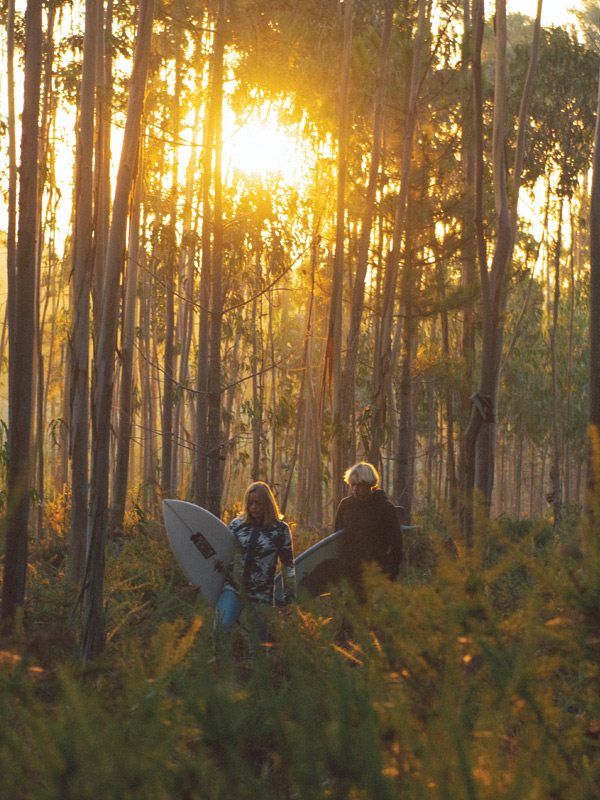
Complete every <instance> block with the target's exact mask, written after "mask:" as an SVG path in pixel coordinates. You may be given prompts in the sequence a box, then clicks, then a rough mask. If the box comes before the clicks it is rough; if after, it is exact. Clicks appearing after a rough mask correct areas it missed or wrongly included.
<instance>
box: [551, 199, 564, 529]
mask: <svg viewBox="0 0 600 800" xmlns="http://www.w3.org/2000/svg"><path fill="white" fill-rule="evenodd" d="M562 225H563V199H562V197H561V199H560V204H559V211H558V233H557V236H556V245H555V247H556V249H555V252H554V299H553V304H552V326H551V328H550V362H551V365H552V445H553V446H552V467H551V469H550V479H551V480H552V490H551V492H552V510H553V514H554V527H555V528H556V527H557V526H558V525H560V521H561V519H562V505H563V494H562V437H561V435H560V419H559V415H560V411H559V401H560V398H559V389H558V363H557V361H558V354H557V347H558V344H557V341H556V339H557V336H558V314H559V310H560V258H561V249H562Z"/></svg>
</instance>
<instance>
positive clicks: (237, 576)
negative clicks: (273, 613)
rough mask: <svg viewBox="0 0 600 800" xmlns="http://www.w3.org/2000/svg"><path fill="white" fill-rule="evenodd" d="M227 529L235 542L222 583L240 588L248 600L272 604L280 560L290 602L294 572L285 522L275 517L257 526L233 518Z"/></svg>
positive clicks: (293, 586) (286, 597) (293, 587)
mask: <svg viewBox="0 0 600 800" xmlns="http://www.w3.org/2000/svg"><path fill="white" fill-rule="evenodd" d="M229 529H230V530H231V532H232V533H233V535H234V536H235V540H236V543H235V545H234V549H233V560H232V563H231V566H230V568H229V570H228V574H227V577H226V580H225V585H226V586H228V587H229V588H232V589H234V590H235V591H237V592H239V591H241V592H242V593H243V594H244V595H245V596H246V597H248V598H249V599H250V600H259V601H260V602H263V603H269V604H271V605H272V604H273V596H274V582H275V571H276V569H277V561H278V560H279V561H280V562H281V565H282V568H283V570H282V571H283V581H284V587H285V593H284V597H285V600H286V602H288V603H290V602H293V601H294V600H295V597H296V571H295V567H294V550H293V545H292V534H291V532H290V529H289V527H288V526H287V524H286V523H285V522H283V521H282V520H277V521H276V522H274V523H273V524H272V525H270V526H266V527H259V526H257V525H253V524H252V523H251V522H246V521H245V520H244V519H243V518H242V517H236V518H235V519H234V520H232V521H231V522H230V523H229ZM253 533H255V536H254V537H253ZM253 540H254V544H253ZM251 549H252V550H253V553H251V552H250V550H251Z"/></svg>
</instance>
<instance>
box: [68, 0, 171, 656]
mask: <svg viewBox="0 0 600 800" xmlns="http://www.w3.org/2000/svg"><path fill="white" fill-rule="evenodd" d="M155 5H156V2H155V0H142V2H141V3H140V8H139V21H138V29H137V34H136V40H135V50H134V58H133V70H132V75H131V84H130V94H129V103H128V108H127V119H126V122H125V131H124V138H123V148H122V150H121V157H120V161H119V170H118V173H117V180H116V186H115V194H114V201H113V209H112V217H111V224H110V231H109V238H108V246H107V253H106V264H105V274H104V281H103V298H102V316H101V319H100V321H99V330H98V348H97V352H96V361H95V381H94V394H93V429H92V434H93V438H92V476H91V477H92V480H91V502H90V506H91V507H90V527H89V546H88V553H87V563H86V573H85V582H84V604H85V608H84V612H85V617H84V626H83V643H82V651H83V655H84V657H85V658H86V659H91V658H95V657H96V656H98V655H99V654H100V653H101V652H102V650H103V648H104V637H105V631H104V570H105V547H106V534H107V527H108V485H109V445H110V428H111V424H110V422H111V413H110V412H111V406H112V393H113V380H114V358H115V344H116V333H117V325H118V314H119V279H120V274H121V272H122V269H123V260H124V251H125V235H126V229H127V219H128V210H129V202H130V196H131V190H132V185H133V180H134V176H135V174H136V167H137V163H138V150H139V139H140V130H141V118H142V111H143V105H144V96H145V90H146V77H147V73H148V65H149V61H150V52H151V42H152V25H153V21H154V14H155Z"/></svg>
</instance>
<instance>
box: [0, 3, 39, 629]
mask: <svg viewBox="0 0 600 800" xmlns="http://www.w3.org/2000/svg"><path fill="white" fill-rule="evenodd" d="M41 62H42V3H41V2H40V0H28V2H27V8H26V11H25V78H24V93H23V97H24V103H23V116H22V128H21V168H20V185H19V220H18V232H17V251H16V281H15V285H14V287H13V288H14V296H12V297H10V298H9V306H11V305H12V306H13V307H14V315H12V316H11V321H12V322H13V325H14V330H13V331H12V332H11V334H10V337H9V340H10V343H11V345H12V347H11V350H10V352H9V358H10V359H11V362H12V364H13V369H11V370H10V373H9V376H10V386H9V432H8V471H7V517H8V518H7V528H6V548H5V554H4V583H3V587H2V622H3V626H5V627H6V628H8V629H11V628H13V627H14V625H15V623H16V621H17V616H18V611H19V609H22V608H23V605H24V603H25V588H26V575H27V549H28V548H27V532H28V522H29V490H30V487H31V478H32V475H31V428H32V411H33V409H32V402H33V342H34V336H35V309H34V302H35V286H36V264H37V259H36V234H37V223H38V207H37V205H38V204H37V202H36V201H37V198H38V145H39V120H38V114H39V103H40V82H41ZM17 365H18V369H17V368H16V367H17Z"/></svg>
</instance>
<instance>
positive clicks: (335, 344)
mask: <svg viewBox="0 0 600 800" xmlns="http://www.w3.org/2000/svg"><path fill="white" fill-rule="evenodd" d="M353 2H354V0H345V2H344V5H343V46H342V62H341V73H340V100H339V103H340V105H339V120H338V152H337V202H336V227H335V252H334V257H333V272H332V278H331V300H330V305H329V323H328V328H327V340H326V346H325V362H324V363H325V376H324V385H325V386H327V387H328V388H329V391H330V393H331V397H332V418H333V459H332V462H333V463H332V471H333V474H332V489H333V505H334V508H337V505H338V503H339V501H340V500H341V498H342V495H343V472H344V468H345V467H346V466H348V465H347V464H345V461H344V459H345V457H346V454H345V452H344V435H343V431H342V417H341V402H342V401H341V363H342V314H343V303H342V295H343V285H344V260H345V258H344V255H345V254H344V251H345V244H346V224H345V217H346V177H347V175H346V173H347V170H348V136H349V129H350V119H349V108H348V91H349V86H350V61H351V55H352V15H353Z"/></svg>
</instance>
